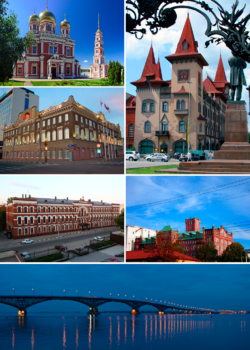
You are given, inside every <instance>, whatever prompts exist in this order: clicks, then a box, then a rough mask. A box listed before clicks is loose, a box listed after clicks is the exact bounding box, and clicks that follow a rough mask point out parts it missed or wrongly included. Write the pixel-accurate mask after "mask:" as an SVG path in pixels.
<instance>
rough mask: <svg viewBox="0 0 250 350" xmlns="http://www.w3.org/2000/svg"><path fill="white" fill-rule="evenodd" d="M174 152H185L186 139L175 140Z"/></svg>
mask: <svg viewBox="0 0 250 350" xmlns="http://www.w3.org/2000/svg"><path fill="white" fill-rule="evenodd" d="M183 144H184V145H183ZM176 152H179V153H183V154H187V143H186V141H179V142H176V144H175V153H176Z"/></svg>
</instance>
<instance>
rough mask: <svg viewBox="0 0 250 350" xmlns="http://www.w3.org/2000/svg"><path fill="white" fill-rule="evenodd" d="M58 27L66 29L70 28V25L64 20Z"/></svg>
mask: <svg viewBox="0 0 250 350" xmlns="http://www.w3.org/2000/svg"><path fill="white" fill-rule="evenodd" d="M60 27H67V28H70V23H69V22H68V21H67V20H66V19H64V20H63V21H62V22H61V24H60Z"/></svg>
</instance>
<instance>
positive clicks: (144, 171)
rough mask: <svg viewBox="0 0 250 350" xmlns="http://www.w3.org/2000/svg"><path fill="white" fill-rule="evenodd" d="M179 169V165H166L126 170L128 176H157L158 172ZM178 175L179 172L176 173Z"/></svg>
mask: <svg viewBox="0 0 250 350" xmlns="http://www.w3.org/2000/svg"><path fill="white" fill-rule="evenodd" d="M177 167H178V165H164V166H152V167H149V168H138V169H137V168H135V169H126V174H154V175H155V174H156V173H155V171H156V170H164V169H174V168H177ZM176 173H177V171H176ZM165 174H166V173H165Z"/></svg>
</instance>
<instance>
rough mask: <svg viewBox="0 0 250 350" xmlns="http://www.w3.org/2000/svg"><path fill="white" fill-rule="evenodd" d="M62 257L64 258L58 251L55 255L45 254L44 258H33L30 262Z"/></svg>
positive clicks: (53, 259)
mask: <svg viewBox="0 0 250 350" xmlns="http://www.w3.org/2000/svg"><path fill="white" fill-rule="evenodd" d="M62 258H63V255H62V253H56V254H54V255H50V256H44V257H43V258H39V259H33V260H30V261H29V262H53V261H56V260H59V259H62Z"/></svg>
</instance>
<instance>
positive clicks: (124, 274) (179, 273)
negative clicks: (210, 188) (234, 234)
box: [0, 264, 250, 315]
mask: <svg viewBox="0 0 250 350" xmlns="http://www.w3.org/2000/svg"><path fill="white" fill-rule="evenodd" d="M0 275H1V286H0V294H1V295H13V288H15V293H16V295H31V294H32V288H34V289H35V294H36V295H51V292H53V295H61V296H63V295H64V292H63V290H66V294H67V295H68V296H69V295H72V296H76V290H78V291H79V296H87V295H90V294H89V291H91V296H103V297H108V296H110V293H112V296H114V297H118V294H120V297H124V296H125V295H127V298H131V299H132V298H133V296H135V299H137V300H140V299H142V300H143V299H145V298H146V297H147V298H154V299H158V300H163V301H167V302H173V303H176V304H182V305H187V306H193V307H201V308H208V309H217V310H218V309H224V310H225V309H227V310H228V309H229V310H235V311H237V310H250V299H249V288H250V270H249V267H248V266H247V265H241V266H240V265H194V264H191V265H185V264H180V265H173V264H158V265H157V266H156V265H154V264H146V265H145V264H137V265H136V267H135V265H134V264H132V265H124V264H119V265H101V264H94V265H93V264H81V265H79V264H74V265H72V264H64V265H55V264H49V265H38V264H36V265H34V264H31V265H30V264H28V265H23V264H22V265H17V264H15V265H3V264H1V266H0ZM144 308H145V307H144ZM99 309H100V310H126V309H127V310H129V308H128V307H126V306H124V305H123V304H114V303H113V304H106V305H103V306H101V307H100V308H99ZM4 311H7V312H8V311H9V312H11V311H13V312H16V311H15V309H13V308H11V307H10V306H5V305H3V304H0V312H4ZM35 311H42V312H53V311H57V312H67V311H70V312H74V311H78V312H81V311H82V312H86V311H87V307H85V306H83V305H80V304H78V303H74V302H47V303H42V304H38V305H37V306H33V307H32V308H30V309H28V312H35ZM85 315H86V314H85Z"/></svg>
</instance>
